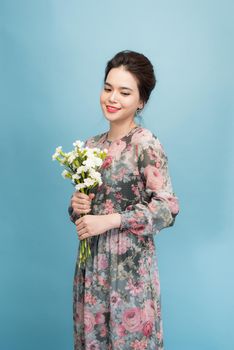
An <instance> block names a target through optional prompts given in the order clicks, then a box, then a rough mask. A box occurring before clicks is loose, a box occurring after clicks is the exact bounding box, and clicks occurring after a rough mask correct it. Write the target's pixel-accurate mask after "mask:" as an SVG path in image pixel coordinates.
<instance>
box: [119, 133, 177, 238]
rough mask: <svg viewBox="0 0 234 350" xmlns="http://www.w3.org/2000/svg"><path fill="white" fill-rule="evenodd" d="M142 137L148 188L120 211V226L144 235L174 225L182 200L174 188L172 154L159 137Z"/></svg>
mask: <svg viewBox="0 0 234 350" xmlns="http://www.w3.org/2000/svg"><path fill="white" fill-rule="evenodd" d="M151 135H152V136H151V137H147V138H146V139H144V137H143V139H142V142H140V144H139V145H137V146H138V149H139V156H138V169H139V173H140V175H141V178H142V181H143V184H144V190H143V191H142V193H141V196H142V198H141V201H139V202H138V203H137V204H133V205H129V206H128V207H127V208H126V210H124V211H122V212H120V215H121V225H120V229H121V230H122V229H123V230H126V231H127V232H129V233H133V234H136V235H140V236H146V235H151V234H154V233H155V234H157V233H158V232H159V231H160V230H162V229H163V228H166V227H168V226H173V224H174V222H175V218H176V216H177V214H178V213H179V201H178V198H177V197H176V195H175V193H174V192H173V188H172V184H171V179H170V175H169V170H168V158H167V155H166V154H165V151H164V149H163V147H162V145H161V143H160V141H159V140H158V138H157V137H156V136H155V135H154V134H151Z"/></svg>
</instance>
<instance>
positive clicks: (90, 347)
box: [87, 340, 102, 350]
mask: <svg viewBox="0 0 234 350" xmlns="http://www.w3.org/2000/svg"><path fill="white" fill-rule="evenodd" d="M87 350H102V349H101V348H100V345H99V342H98V341H97V340H92V341H91V342H90V343H88V344H87Z"/></svg>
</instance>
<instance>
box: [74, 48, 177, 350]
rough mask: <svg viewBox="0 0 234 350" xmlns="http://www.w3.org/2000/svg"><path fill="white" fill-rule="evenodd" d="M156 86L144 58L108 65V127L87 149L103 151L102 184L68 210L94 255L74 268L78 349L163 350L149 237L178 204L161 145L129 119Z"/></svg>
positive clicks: (128, 55) (122, 57) (125, 54)
mask: <svg viewBox="0 0 234 350" xmlns="http://www.w3.org/2000/svg"><path fill="white" fill-rule="evenodd" d="M155 84H156V78H155V75H154V69H153V66H152V64H151V62H150V61H149V60H148V58H147V57H145V56H144V55H143V54H140V53H137V52H134V51H129V50H125V51H122V52H119V53H117V54H116V55H115V56H114V57H113V58H112V59H111V60H110V61H109V62H108V63H107V67H106V70H105V78H104V87H103V90H102V92H101V95H100V104H101V108H102V111H103V114H104V116H105V118H106V119H107V120H108V121H109V126H110V128H109V131H107V132H104V133H102V134H99V135H96V136H93V137H91V138H89V139H88V140H86V142H85V145H86V146H88V147H99V148H102V149H104V148H106V149H108V156H107V158H106V160H105V161H104V163H103V166H102V170H101V175H102V180H103V183H102V185H101V186H99V187H98V189H97V190H96V193H92V194H90V195H89V196H88V195H86V194H83V193H80V192H78V191H76V192H75V193H74V194H73V196H72V199H71V204H70V207H69V214H70V218H71V220H72V221H73V222H74V224H75V225H76V229H77V232H78V236H79V239H80V240H82V239H85V238H87V237H91V251H92V258H90V259H89V260H88V262H87V264H86V266H85V267H81V268H80V269H79V268H78V261H77V264H76V269H75V276H74V285H73V287H74V288H73V296H74V300H73V319H74V342H75V349H76V350H82V349H95V350H99V349H100V350H106V349H113V350H125V349H126V350H129V349H150V350H151V349H154V350H156V349H157V350H162V349H163V328H162V318H161V301H160V283H159V274H158V266H157V257H156V247H155V244H154V239H153V238H154V235H156V234H157V233H159V231H160V230H162V229H163V228H166V227H168V226H172V225H173V224H174V221H175V217H176V215H177V214H178V212H179V203H178V198H177V197H176V196H175V193H174V192H173V189H172V184H171V180H170V176H169V171H168V159H167V156H166V154H165V152H164V150H163V147H162V145H161V143H160V141H159V139H158V138H157V136H155V135H154V134H153V133H152V132H151V131H150V130H149V129H146V128H143V127H141V126H140V125H137V124H136V123H135V120H134V117H135V116H136V115H137V113H138V112H139V110H142V109H143V108H144V106H145V104H146V103H147V101H148V99H149V96H150V94H151V91H152V90H153V88H154V87H155ZM81 213H85V214H86V215H84V216H80V214H81ZM78 256H79V252H78Z"/></svg>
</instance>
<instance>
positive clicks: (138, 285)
mask: <svg viewBox="0 0 234 350" xmlns="http://www.w3.org/2000/svg"><path fill="white" fill-rule="evenodd" d="M125 289H127V290H129V293H130V294H131V295H134V296H136V295H138V294H139V293H142V291H143V290H144V283H143V281H133V279H132V278H130V279H129V280H128V282H127V285H126V287H125Z"/></svg>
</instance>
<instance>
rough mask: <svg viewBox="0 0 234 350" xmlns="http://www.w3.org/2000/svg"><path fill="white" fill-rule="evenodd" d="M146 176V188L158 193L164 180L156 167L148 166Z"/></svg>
mask: <svg viewBox="0 0 234 350" xmlns="http://www.w3.org/2000/svg"><path fill="white" fill-rule="evenodd" d="M144 175H145V178H146V187H148V188H150V189H151V190H153V191H158V190H160V188H162V186H163V182H164V179H163V176H162V175H161V173H160V172H159V171H158V169H157V168H156V167H155V166H153V165H150V164H149V165H147V166H146V167H145V170H144Z"/></svg>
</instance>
